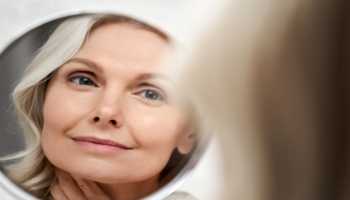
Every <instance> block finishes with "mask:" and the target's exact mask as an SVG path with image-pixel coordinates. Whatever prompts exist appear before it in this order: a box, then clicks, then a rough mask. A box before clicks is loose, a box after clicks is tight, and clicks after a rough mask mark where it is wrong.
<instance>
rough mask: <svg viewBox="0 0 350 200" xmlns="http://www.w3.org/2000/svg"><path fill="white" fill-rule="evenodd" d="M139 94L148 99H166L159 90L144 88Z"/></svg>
mask: <svg viewBox="0 0 350 200" xmlns="http://www.w3.org/2000/svg"><path fill="white" fill-rule="evenodd" d="M139 94H141V96H142V97H143V98H145V99H147V100H151V101H164V97H163V96H162V95H161V94H160V93H159V92H157V91H155V90H151V89H145V90H142V91H141V92H140V93H139Z"/></svg>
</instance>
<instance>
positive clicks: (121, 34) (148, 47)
mask: <svg viewBox="0 0 350 200" xmlns="http://www.w3.org/2000/svg"><path fill="white" fill-rule="evenodd" d="M171 51H172V50H171V46H170V44H169V43H168V41H166V40H164V39H163V38H161V37H160V36H158V35H157V34H155V33H153V32H151V31H149V30H146V29H140V28H138V27H135V26H133V25H130V24H125V23H113V24H112V23H109V24H105V25H101V26H100V27H98V28H97V29H95V30H94V31H93V32H92V33H91V34H90V35H89V36H88V37H87V39H86V41H85V43H84V45H83V46H82V48H81V49H80V50H79V51H78V52H77V54H76V57H85V58H89V59H92V60H97V61H98V60H99V61H100V62H101V60H105V61H106V62H107V61H108V62H113V61H114V62H119V63H124V65H150V66H151V65H157V64H158V63H159V62H161V61H162V60H163V59H164V57H166V56H167V55H169V54H170V53H171Z"/></svg>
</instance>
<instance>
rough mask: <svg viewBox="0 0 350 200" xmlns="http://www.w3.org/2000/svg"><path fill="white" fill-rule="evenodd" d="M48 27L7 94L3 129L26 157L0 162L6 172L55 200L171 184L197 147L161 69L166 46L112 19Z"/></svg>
mask: <svg viewBox="0 0 350 200" xmlns="http://www.w3.org/2000/svg"><path fill="white" fill-rule="evenodd" d="M58 24H59V25H58ZM57 25H58V27H57V28H56V26H57ZM51 26H52V30H53V29H55V28H56V29H55V30H54V31H52V32H51V31H49V32H48V33H47V37H48V40H47V41H46V42H45V44H44V45H43V46H41V47H40V49H39V50H38V51H37V52H36V54H35V57H33V58H32V57H30V58H28V59H27V60H28V61H29V60H30V64H29V65H28V67H27V68H26V69H25V71H24V73H23V75H22V77H21V79H20V80H19V81H18V80H16V83H15V84H14V88H13V89H10V91H6V92H7V94H9V93H11V94H12V98H11V101H12V105H13V106H11V108H12V107H13V110H14V111H15V116H14V118H15V119H16V123H14V124H13V125H11V126H10V127H17V128H16V129H14V130H11V132H14V133H16V134H15V135H16V137H18V138H19V140H21V138H24V140H23V142H22V144H20V145H19V146H18V147H14V149H13V150H12V151H15V150H16V149H19V148H22V146H25V148H24V149H25V150H24V151H21V152H19V153H15V154H9V153H10V152H6V153H5V155H2V159H1V160H3V161H6V162H4V163H6V164H5V165H3V169H4V171H5V173H6V174H7V175H8V176H9V178H10V179H11V180H12V181H14V182H15V183H16V184H18V185H19V186H20V187H21V188H23V189H24V190H26V191H27V192H29V193H30V194H32V195H33V196H35V197H38V198H40V199H57V200H60V199H115V200H118V199H123V200H133V199H139V198H142V197H146V196H148V195H150V194H152V193H154V192H155V191H158V190H159V189H160V188H162V187H163V186H165V185H167V184H169V183H170V182H172V181H174V177H175V176H176V175H177V174H178V173H179V172H180V171H181V170H182V169H183V168H184V166H185V165H186V163H187V162H188V161H189V159H190V158H191V156H192V154H193V152H194V151H195V150H196V147H197V143H198V135H197V134H198V129H199V128H198V125H197V119H196V114H195V112H194V108H193V106H192V105H191V103H190V102H189V101H188V100H187V99H185V98H184V96H185V95H182V94H181V92H180V91H179V90H178V88H177V86H176V84H174V81H173V80H172V78H171V76H169V75H168V73H167V70H166V65H165V61H166V59H165V58H168V57H169V56H171V55H172V54H174V53H175V49H174V45H173V43H174V41H173V40H174V39H173V38H171V37H170V36H168V35H167V34H166V33H165V32H164V31H163V30H160V29H158V28H155V27H154V26H152V25H149V24H147V23H144V22H142V21H140V20H137V19H133V18H130V17H126V16H117V15H84V16H76V17H71V18H67V19H64V20H61V21H58V22H55V23H53V24H51ZM45 37H46V36H45ZM10 48H11V47H10ZM5 54H6V53H5ZM25 63H26V62H23V63H22V64H23V66H25V65H27V64H25ZM28 63H29V62H28ZM22 64H21V65H22ZM19 71H21V69H19ZM17 73H18V72H16V74H17ZM20 73H22V72H20ZM4 81H5V80H4ZM2 105H3V104H2ZM5 105H6V104H5ZM7 105H8V104H7ZM11 108H10V109H8V110H9V112H12V109H11ZM18 133H21V134H18ZM24 144H25V145H24ZM171 195H173V196H174V195H175V196H176V195H179V196H181V197H186V198H188V199H195V198H194V197H191V195H190V194H183V193H181V194H176V193H174V194H171ZM169 198H170V197H169Z"/></svg>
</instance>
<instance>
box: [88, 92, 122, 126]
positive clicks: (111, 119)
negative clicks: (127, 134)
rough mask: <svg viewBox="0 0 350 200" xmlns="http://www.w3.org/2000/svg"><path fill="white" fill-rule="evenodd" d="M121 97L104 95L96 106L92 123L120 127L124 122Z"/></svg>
mask: <svg viewBox="0 0 350 200" xmlns="http://www.w3.org/2000/svg"><path fill="white" fill-rule="evenodd" d="M122 110H123V108H122V101H121V98H118V99H117V98H108V97H104V98H103V99H102V101H100V103H99V104H98V105H97V106H96V109H95V111H94V113H93V115H92V119H91V121H92V123H94V124H96V125H98V126H100V127H113V128H120V127H121V126H122V124H123V112H122Z"/></svg>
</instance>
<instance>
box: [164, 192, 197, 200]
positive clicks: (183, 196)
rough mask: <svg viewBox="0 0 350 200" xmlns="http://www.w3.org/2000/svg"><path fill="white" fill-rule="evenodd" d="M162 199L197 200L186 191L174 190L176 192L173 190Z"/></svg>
mask: <svg viewBox="0 0 350 200" xmlns="http://www.w3.org/2000/svg"><path fill="white" fill-rule="evenodd" d="M164 200H198V199H197V198H195V197H194V196H192V195H191V194H189V193H187V192H182V191H176V192H173V193H172V194H171V195H169V196H168V197H167V198H165V199H164Z"/></svg>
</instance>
